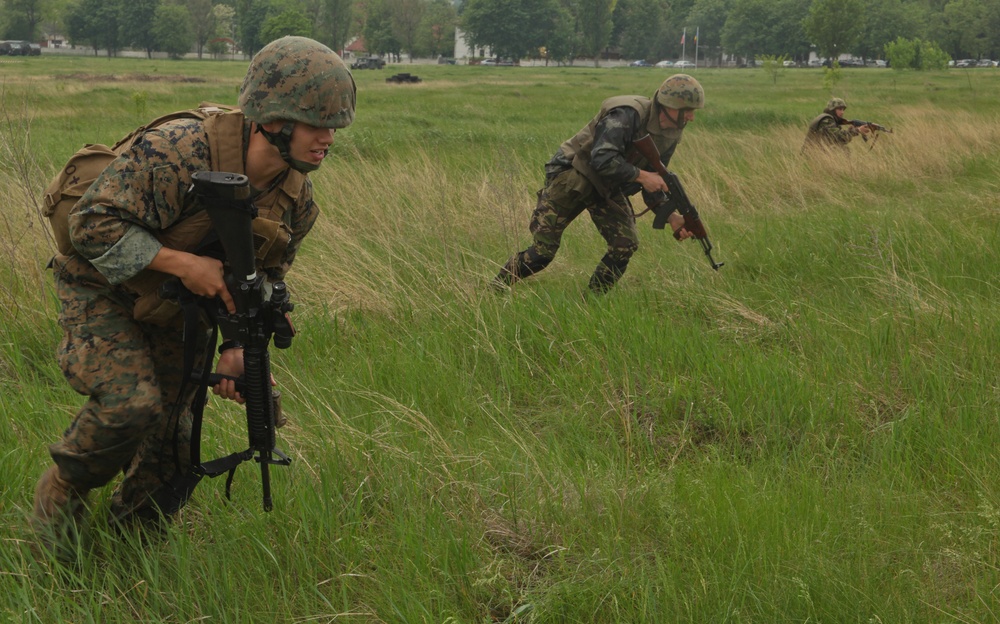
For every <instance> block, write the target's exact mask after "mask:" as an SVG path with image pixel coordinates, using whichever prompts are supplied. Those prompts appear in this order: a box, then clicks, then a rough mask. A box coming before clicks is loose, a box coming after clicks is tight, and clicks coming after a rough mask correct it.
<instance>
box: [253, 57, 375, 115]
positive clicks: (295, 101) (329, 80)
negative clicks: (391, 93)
mask: <svg viewBox="0 0 1000 624" xmlns="http://www.w3.org/2000/svg"><path fill="white" fill-rule="evenodd" d="M356 94H357V87H356V86H355V84H354V77H353V76H351V72H350V70H349V69H348V68H347V65H346V64H345V63H344V61H343V59H341V58H340V56H339V55H338V54H337V53H336V52H334V51H333V50H331V49H330V48H328V47H326V46H325V45H323V44H321V43H320V42H318V41H314V40H312V39H308V38H306V37H282V38H281V39H276V40H274V41H272V42H271V43H269V44H267V45H266V46H264V47H263V48H262V49H261V50H260V51H259V52H257V54H255V55H254V57H253V60H251V61H250V67H249V69H247V75H246V78H244V79H243V86H241V87H240V100H239V103H240V108H241V109H242V110H243V113H244V114H245V115H246V116H247V119H250V120H251V121H255V122H257V123H258V124H266V123H270V122H272V121H299V122H302V123H305V124H309V125H310V126H316V127H318V128H344V127H347V126H349V125H351V122H353V121H354V103H355V98H356Z"/></svg>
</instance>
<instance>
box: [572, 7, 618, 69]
mask: <svg viewBox="0 0 1000 624" xmlns="http://www.w3.org/2000/svg"><path fill="white" fill-rule="evenodd" d="M616 2H617V0H578V3H577V18H578V19H579V23H580V44H581V50H580V51H581V53H582V54H585V55H587V56H592V57H594V67H597V66H598V65H599V61H600V58H601V53H602V52H604V50H605V48H607V46H608V44H609V43H610V42H611V30H612V27H613V22H612V21H611V15H612V14H613V13H614V11H615V3H616Z"/></svg>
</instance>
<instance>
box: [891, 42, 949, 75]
mask: <svg viewBox="0 0 1000 624" xmlns="http://www.w3.org/2000/svg"><path fill="white" fill-rule="evenodd" d="M885 57H886V59H887V60H888V61H889V64H890V65H892V68H893V69H899V70H902V69H921V70H928V69H944V68H946V67H947V66H948V61H950V60H951V57H950V56H949V55H948V53H947V52H945V51H944V50H942V49H941V48H940V47H938V44H937V43H935V42H933V41H921V40H920V39H913V40H910V39H906V38H904V37H897V38H896V40H895V41H891V42H889V43H887V44H885Z"/></svg>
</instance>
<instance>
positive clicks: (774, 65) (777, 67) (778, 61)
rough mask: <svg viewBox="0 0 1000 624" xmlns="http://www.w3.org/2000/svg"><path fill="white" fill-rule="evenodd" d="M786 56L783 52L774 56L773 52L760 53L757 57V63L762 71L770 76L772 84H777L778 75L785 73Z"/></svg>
mask: <svg viewBox="0 0 1000 624" xmlns="http://www.w3.org/2000/svg"><path fill="white" fill-rule="evenodd" d="M787 60H788V57H787V56H785V55H784V54H782V55H779V56H775V55H773V54H762V55H760V56H758V57H757V63H758V64H759V65H760V66H761V67H762V68H763V69H764V73H765V74H767V75H768V76H770V77H771V81H772V82H773V83H774V84H778V77H779V76H781V75H782V74H783V73H785V61H787Z"/></svg>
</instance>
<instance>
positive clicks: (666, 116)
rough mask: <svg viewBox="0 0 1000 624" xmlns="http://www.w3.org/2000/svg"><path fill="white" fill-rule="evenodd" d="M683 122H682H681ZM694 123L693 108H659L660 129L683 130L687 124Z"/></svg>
mask: <svg viewBox="0 0 1000 624" xmlns="http://www.w3.org/2000/svg"><path fill="white" fill-rule="evenodd" d="M682 120H683V121H682ZM692 121H694V109H693V108H667V107H665V106H661V107H660V129H661V130H666V129H667V128H683V127H684V126H685V125H687V124H688V123H690V122H692Z"/></svg>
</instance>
